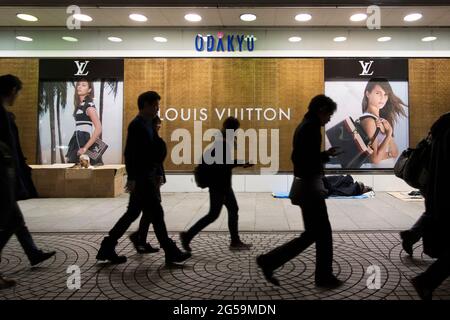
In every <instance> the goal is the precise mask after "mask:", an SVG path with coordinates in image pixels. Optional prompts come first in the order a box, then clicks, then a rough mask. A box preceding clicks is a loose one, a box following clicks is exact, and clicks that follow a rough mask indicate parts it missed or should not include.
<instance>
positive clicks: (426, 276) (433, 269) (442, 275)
mask: <svg viewBox="0 0 450 320" xmlns="http://www.w3.org/2000/svg"><path fill="white" fill-rule="evenodd" d="M449 276H450V251H449V250H447V251H446V252H445V253H444V254H443V255H442V256H440V257H439V258H438V259H437V260H436V261H435V262H434V263H433V264H432V265H431V266H429V267H428V269H427V270H425V272H423V273H422V274H420V275H419V278H420V280H421V281H423V283H424V284H426V286H427V287H429V288H431V289H432V290H435V289H436V288H437V287H439V286H440V285H441V283H442V282H444V280H445V279H447V278H448V277H449Z"/></svg>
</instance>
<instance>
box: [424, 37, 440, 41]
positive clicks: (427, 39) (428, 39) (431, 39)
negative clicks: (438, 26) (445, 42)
mask: <svg viewBox="0 0 450 320" xmlns="http://www.w3.org/2000/svg"><path fill="white" fill-rule="evenodd" d="M436 39H437V37H433V36H430V37H424V38H422V41H423V42H430V41H434V40H436Z"/></svg>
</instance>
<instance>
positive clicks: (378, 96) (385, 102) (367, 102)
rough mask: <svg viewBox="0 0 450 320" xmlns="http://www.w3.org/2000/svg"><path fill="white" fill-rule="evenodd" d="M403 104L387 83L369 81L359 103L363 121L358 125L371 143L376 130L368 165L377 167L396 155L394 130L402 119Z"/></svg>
mask: <svg viewBox="0 0 450 320" xmlns="http://www.w3.org/2000/svg"><path fill="white" fill-rule="evenodd" d="M404 106H405V107H406V105H405V103H403V101H402V100H401V99H400V98H399V97H397V96H396V95H395V94H394V92H393V90H392V87H391V85H390V84H389V82H388V80H387V79H385V78H372V79H370V80H369V82H368V83H367V85H366V89H365V90H364V98H363V100H362V112H363V117H364V116H365V115H370V117H364V118H363V119H362V120H361V125H362V127H363V128H364V130H365V132H366V134H367V136H368V137H369V138H370V139H372V138H373V137H374V135H375V134H376V132H377V128H379V132H378V134H377V136H376V139H375V141H374V143H373V144H372V149H373V153H372V155H371V156H370V158H369V161H370V163H372V164H374V165H377V164H380V163H382V161H384V160H388V159H396V158H397V157H398V155H399V150H398V147H397V144H396V142H395V140H394V129H393V128H394V126H395V123H396V122H397V120H398V118H399V117H401V116H403V117H406V113H405V111H404V109H403V108H404Z"/></svg>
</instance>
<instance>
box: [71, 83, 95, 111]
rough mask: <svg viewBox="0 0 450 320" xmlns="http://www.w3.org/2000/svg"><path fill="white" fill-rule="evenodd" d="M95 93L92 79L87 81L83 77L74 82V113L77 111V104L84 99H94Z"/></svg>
mask: <svg viewBox="0 0 450 320" xmlns="http://www.w3.org/2000/svg"><path fill="white" fill-rule="evenodd" d="M94 97H95V94H94V83H93V82H92V81H88V80H85V79H82V80H78V81H77V82H75V94H74V98H73V102H74V106H75V110H74V114H75V113H76V112H77V108H78V106H79V105H80V104H81V103H82V102H83V101H84V100H86V99H87V100H90V101H92V100H94Z"/></svg>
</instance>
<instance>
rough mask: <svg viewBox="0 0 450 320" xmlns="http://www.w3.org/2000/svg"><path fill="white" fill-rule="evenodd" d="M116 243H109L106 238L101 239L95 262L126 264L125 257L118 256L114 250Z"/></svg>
mask: <svg viewBox="0 0 450 320" xmlns="http://www.w3.org/2000/svg"><path fill="white" fill-rule="evenodd" d="M115 246H116V243H113V242H111V240H109V239H108V238H105V239H103V241H102V244H101V246H100V249H99V250H98V253H97V257H96V259H97V260H101V261H109V262H111V263H113V264H120V263H125V262H127V257H125V256H119V255H118V254H117V253H116V250H115Z"/></svg>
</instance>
